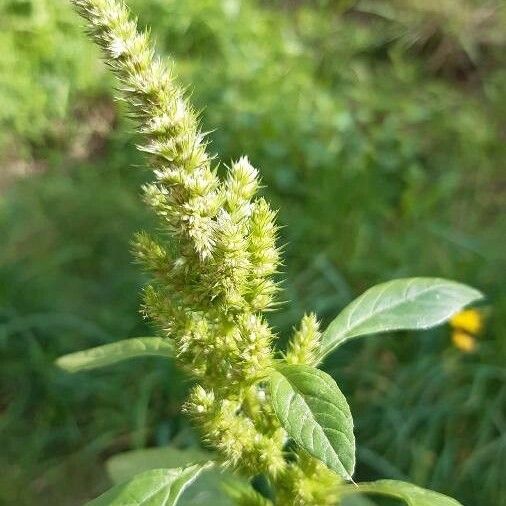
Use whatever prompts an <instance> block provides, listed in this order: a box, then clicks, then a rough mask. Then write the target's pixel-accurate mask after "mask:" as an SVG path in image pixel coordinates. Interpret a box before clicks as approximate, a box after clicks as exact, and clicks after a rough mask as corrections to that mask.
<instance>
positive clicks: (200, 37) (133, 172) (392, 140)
mask: <svg viewBox="0 0 506 506" xmlns="http://www.w3.org/2000/svg"><path fill="white" fill-rule="evenodd" d="M128 3H129V5H131V7H132V8H133V9H134V11H135V12H137V13H139V19H140V23H141V25H146V26H150V27H151V28H152V31H153V35H154V37H155V39H156V41H157V43H158V48H159V50H160V51H161V52H162V53H165V54H171V55H173V56H174V57H175V58H176V61H177V63H176V70H177V72H178V73H179V74H180V76H181V81H182V82H183V83H185V84H187V85H189V92H190V93H191V95H192V100H193V102H194V103H195V104H196V105H197V106H198V107H199V108H201V109H202V120H203V125H204V128H205V129H206V130H208V131H210V132H211V134H210V138H211V139H212V149H213V150H215V151H216V152H218V153H220V155H221V156H222V159H223V161H224V162H227V161H228V160H230V159H231V158H237V157H238V156H240V155H242V154H244V153H246V154H248V155H249V156H250V158H251V160H252V161H253V163H254V164H255V165H256V166H257V167H259V168H260V169H261V172H262V176H263V180H264V183H265V185H266V188H265V189H264V191H265V193H266V194H267V195H268V197H269V198H270V199H271V200H272V201H273V203H274V205H275V206H276V207H278V208H279V209H280V212H279V220H280V222H281V224H282V225H283V226H284V227H283V229H282V231H281V236H282V237H281V241H282V242H283V243H284V244H286V247H285V251H286V256H285V258H286V262H285V264H286V265H285V273H284V275H285V277H286V282H285V283H284V288H285V291H284V293H283V300H285V301H287V302H286V303H285V304H284V305H283V307H282V310H281V311H278V312H277V313H273V314H272V315H271V321H272V323H273V325H275V327H276V329H277V330H278V332H279V334H280V336H281V342H282V340H283V339H284V338H285V337H286V335H287V334H288V333H289V332H290V330H291V327H292V326H293V325H294V324H295V323H296V322H297V321H298V319H299V318H300V317H301V315H302V313H303V312H304V311H305V310H315V311H317V312H318V314H319V316H320V317H321V319H322V321H323V322H324V323H326V322H328V321H329V320H330V319H331V318H332V317H333V316H335V315H336V314H337V312H338V311H339V310H340V309H341V308H342V307H343V306H344V305H345V304H346V303H347V302H349V301H350V300H351V299H352V298H353V297H355V296H356V295H358V294H359V293H360V292H361V291H363V290H364V289H365V288H366V287H369V286H371V285H372V284H375V283H378V282H381V281H384V280H387V279H390V278H393V277H400V276H414V275H434V276H444V277H448V278H453V279H456V280H459V281H463V282H467V283H469V284H471V285H473V286H476V287H477V288H479V289H481V290H482V291H484V292H485V293H486V294H487V301H486V307H485V308H484V313H485V315H486V322H485V330H484V332H483V333H482V334H481V335H479V336H478V347H477V350H476V352H475V353H472V354H464V353H463V352H461V351H460V350H458V349H456V348H454V347H453V346H452V343H451V339H450V329H449V328H448V327H442V328H440V329H437V330H435V331H431V332H425V333H422V334H412V335H396V336H382V337H378V338H372V339H366V340H362V341H359V342H357V343H351V344H349V345H348V346H347V347H345V348H344V349H342V350H340V352H339V353H337V354H335V355H334V356H332V357H330V358H329V359H328V360H327V362H326V364H325V367H326V369H327V370H328V371H329V372H331V373H332V374H333V376H334V377H335V378H336V380H337V381H338V382H339V383H340V384H341V385H342V388H343V390H344V392H345V393H346V395H347V396H349V399H350V404H351V407H352V411H353V412H354V415H355V420H356V433H357V438H358V442H359V467H358V473H357V478H358V479H360V480H365V479H374V478H378V477H390V478H400V479H411V480H413V481H415V482H416V483H418V484H420V485H423V486H427V487H429V488H434V489H437V490H440V491H442V492H446V493H449V494H451V495H454V496H455V497H456V498H458V499H459V500H461V501H462V503H463V504H464V505H466V506H470V505H477V504H490V505H492V504H493V505H497V506H504V505H505V504H506V492H505V489H504V479H503V474H502V473H503V470H504V467H505V465H506V430H505V429H506V410H505V406H506V384H505V376H506V372H505V369H504V361H505V358H506V340H505V338H504V329H505V328H506V288H505V281H506V280H505V276H504V274H505V272H506V261H505V260H506V259H505V254H504V253H505V249H504V237H505V233H506V223H505V222H506V215H505V213H504V212H502V213H501V211H504V203H505V198H506V179H505V172H504V168H505V167H504V164H505V161H506V142H505V141H506V139H505V137H506V134H505V127H506V66H505V60H506V51H505V49H506V32H505V30H504V26H505V23H506V13H505V8H504V4H503V3H502V2H501V1H500V0H487V1H479V0H476V1H473V0H437V1H433V0H426V1H424V2H419V1H417V0H363V1H361V0H359V1H352V0H341V1H339V0H326V1H325V0H320V1H301V0H299V1H297V0H291V1H289V0H286V1H282V0H277V1H270V2H267V1H264V2H262V1H260V0H256V1H253V0H243V1H240V0H192V1H186V2H184V1H179V0H131V1H129V2H128ZM0 50H1V55H2V56H1V58H0V104H1V105H0V164H1V171H0V237H1V244H2V247H1V248H0V442H1V447H2V451H1V452H0V469H1V472H0V504H17V505H25V504H26V505H31V504H35V503H37V504H59V505H60V504H61V505H74V504H80V503H82V501H83V500H85V499H86V498H88V497H91V496H93V495H96V494H97V493H98V492H100V491H101V490H102V489H103V488H104V487H106V486H107V485H108V478H107V476H106V475H105V472H104V462H105V460H106V459H107V458H108V457H109V456H110V455H113V454H114V453H117V452H119V451H122V450H127V449H137V448H143V447H148V446H160V445H165V444H169V443H171V444H174V445H177V446H179V447H182V448H184V447H192V446H194V445H197V444H198V436H197V435H196V434H195V433H194V432H193V431H192V430H191V428H190V427H189V426H188V424H187V422H186V421H185V420H184V418H183V417H181V416H180V415H179V414H178V412H179V408H180V404H181V402H182V399H183V398H184V395H185V390H186V388H187V385H188V380H187V379H185V378H184V377H182V376H181V374H179V373H178V371H177V370H175V369H174V367H173V366H172V364H169V363H165V362H163V361H158V360H156V359H152V360H149V359H146V360H139V361H136V362H131V363H128V364H121V365H118V366H115V367H112V368H110V369H108V370H104V371H99V372H97V373H94V374H78V375H74V376H72V375H67V374H64V373H62V372H60V371H58V370H56V369H55V367H54V365H53V361H54V359H55V358H56V357H57V356H59V355H61V354H63V353H66V352H70V351H73V350H78V349H81V348H84V347H89V346H93V345H97V344H101V343H104V342H108V341H112V340H115V339H118V338H124V337H131V336H137V335H146V334H148V335H149V334H150V333H151V332H152V330H151V329H150V328H149V326H148V324H147V323H146V322H143V321H142V320H141V318H140V316H139V314H138V306H139V290H140V288H141V287H142V285H143V283H144V282H145V279H144V278H143V275H142V274H141V273H140V271H139V268H138V266H136V265H134V264H133V263H132V260H131V256H130V253H129V249H130V245H129V242H130V239H131V237H132V235H133V233H134V232H135V231H136V230H138V229H140V228H148V229H149V228H151V227H152V226H153V222H152V217H151V216H150V215H149V214H148V213H147V212H146V211H145V209H144V207H143V205H142V203H141V200H140V198H139V185H140V184H141V183H142V182H143V181H145V180H146V179H148V178H149V172H147V171H146V170H143V169H140V168H138V167H139V166H142V163H143V162H142V157H141V156H140V155H139V154H138V153H137V152H136V151H135V148H134V145H135V142H136V135H135V134H134V133H133V125H132V124H131V123H130V122H129V121H128V120H126V119H125V115H124V112H125V111H123V110H122V104H121V103H118V102H115V101H114V100H113V98H112V93H113V86H114V82H113V80H112V78H111V77H110V76H109V74H108V72H107V70H106V69H105V68H104V65H103V64H102V63H101V61H100V59H99V55H98V53H97V52H96V51H95V49H94V48H93V46H92V45H91V44H90V43H89V42H88V41H87V39H86V37H85V36H84V35H83V33H82V29H81V27H80V22H79V20H78V19H77V16H76V15H74V13H73V12H72V10H71V9H70V7H69V5H68V2H66V1H65V0H2V2H1V3H0Z"/></svg>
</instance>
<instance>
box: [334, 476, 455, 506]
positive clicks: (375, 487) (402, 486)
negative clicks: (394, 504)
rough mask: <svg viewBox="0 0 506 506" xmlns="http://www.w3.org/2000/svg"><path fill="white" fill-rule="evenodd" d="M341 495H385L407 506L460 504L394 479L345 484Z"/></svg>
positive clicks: (436, 493)
mask: <svg viewBox="0 0 506 506" xmlns="http://www.w3.org/2000/svg"><path fill="white" fill-rule="evenodd" d="M341 493H342V494H343V495H351V494H357V493H367V494H378V495H387V496H390V497H395V498H397V499H401V500H402V501H404V502H405V503H406V504H407V505H408V506H462V505H461V504H460V503H459V502H458V501H456V500H455V499H452V498H451V497H447V496H446V495H443V494H440V493H438V492H433V491H432V490H427V489H425V488H421V487H418V486H416V485H413V484H412V483H406V482H404V481H396V480H379V481H374V482H371V483H359V484H358V485H356V486H351V485H349V486H345V487H343V488H342V489H341Z"/></svg>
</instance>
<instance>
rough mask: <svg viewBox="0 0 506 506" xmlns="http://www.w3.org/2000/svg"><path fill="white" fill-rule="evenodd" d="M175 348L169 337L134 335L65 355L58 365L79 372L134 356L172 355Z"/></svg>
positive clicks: (58, 360)
mask: <svg viewBox="0 0 506 506" xmlns="http://www.w3.org/2000/svg"><path fill="white" fill-rule="evenodd" d="M173 350H174V348H173V344H172V342H171V341H170V340H168V339H162V338H160V337H134V338H132V339H125V340H122V341H118V342H115V343H110V344H105V345H103V346H97V347H96V348H90V349H89V350H83V351H77V352H75V353H70V354H69V355H63V356H62V357H60V358H58V359H57V360H56V365H57V366H58V367H61V368H62V369H65V370H66V371H68V372H78V371H85V370H88V369H94V368H96V367H103V366H106V365H110V364H114V363H116V362H120V361H121V360H126V359H128V358H134V357H145V356H148V355H154V356H161V357H172V356H173Z"/></svg>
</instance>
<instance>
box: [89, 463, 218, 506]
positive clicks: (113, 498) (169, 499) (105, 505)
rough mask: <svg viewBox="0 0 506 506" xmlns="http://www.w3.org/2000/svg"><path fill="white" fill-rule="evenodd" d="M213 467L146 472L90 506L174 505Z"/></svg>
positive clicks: (196, 466)
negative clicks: (198, 478) (203, 473)
mask: <svg viewBox="0 0 506 506" xmlns="http://www.w3.org/2000/svg"><path fill="white" fill-rule="evenodd" d="M211 465H212V464H211V463H209V464H207V465H205V466H202V465H200V464H196V465H193V466H189V467H185V468H177V469H154V470H151V471H146V472H144V473H141V474H138V475H137V476H135V477H134V478H132V479H131V480H130V481H127V482H125V483H122V484H121V485H116V486H115V487H113V488H111V489H110V490H108V491H107V492H105V493H104V494H102V495H101V496H100V497H97V498H96V499H94V500H92V501H90V502H88V503H86V506H160V505H163V506H173V505H175V504H176V503H177V501H178V499H179V497H180V496H181V494H182V493H183V492H184V490H185V489H186V488H187V487H188V486H190V485H191V483H192V482H193V481H194V480H195V479H196V478H197V476H198V475H199V474H200V473H201V472H202V471H203V470H204V469H206V468H207V467H210V466H211Z"/></svg>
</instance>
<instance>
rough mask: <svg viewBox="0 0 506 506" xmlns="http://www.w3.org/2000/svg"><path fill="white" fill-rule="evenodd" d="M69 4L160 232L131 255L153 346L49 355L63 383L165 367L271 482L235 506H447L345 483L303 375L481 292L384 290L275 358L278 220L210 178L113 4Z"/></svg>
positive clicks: (329, 411)
mask: <svg viewBox="0 0 506 506" xmlns="http://www.w3.org/2000/svg"><path fill="white" fill-rule="evenodd" d="M72 1H73V3H74V5H75V6H76V8H77V10H78V11H79V13H80V14H81V15H82V16H83V17H84V18H85V19H86V20H87V27H88V30H89V33H90V36H91V37H92V38H93V39H94V41H95V42H96V43H97V44H98V45H99V46H100V47H101V48H102V50H103V55H104V57H105V61H106V62H107V64H108V65H109V66H110V67H111V68H112V70H113V71H114V73H115V74H116V76H117V77H118V80H119V83H120V91H121V97H122V99H123V100H125V101H126V102H127V103H128V105H129V107H130V111H131V113H132V114H133V116H134V118H135V119H136V121H137V124H138V128H139V133H140V137H141V138H142V139H143V142H142V144H141V145H140V146H139V149H140V150H142V151H144V152H146V153H147V154H148V155H149V160H150V165H151V167H152V169H153V173H154V181H153V182H152V183H151V184H148V185H146V186H145V187H144V196H145V200H146V202H147V204H148V205H149V206H150V207H151V208H152V209H153V211H154V213H155V214H156V215H157V217H158V219H159V231H160V232H159V233H158V234H157V235H156V236H150V235H149V234H146V233H140V234H138V235H137V237H136V239H135V241H134V251H135V255H136V257H137V259H138V261H139V262H140V263H141V264H142V265H143V266H144V268H145V269H146V270H147V271H148V272H149V273H150V274H151V280H152V281H151V283H150V284H149V285H148V286H147V287H146V288H145V290H144V301H143V313H144V314H145V316H147V317H149V318H150V319H151V320H152V321H153V322H155V324H156V326H157V327H158V329H159V333H160V335H161V336H162V337H147V338H131V339H125V340H123V341H119V342H117V343H110V344H108V345H104V346H101V347H98V348H92V349H91V350H86V351H83V352H78V353H74V354H70V355H67V356H64V357H60V359H58V363H59V365H60V366H61V367H63V368H65V369H67V370H70V371H74V372H75V371H78V370H83V369H90V368H93V367H100V366H103V365H106V364H108V363H114V362H117V361H118V360H123V359H127V358H132V357H135V356H143V355H162V356H164V357H174V358H175V359H176V361H177V362H178V364H179V365H180V366H181V367H182V368H184V369H185V370H186V371H187V372H188V373H189V374H190V375H192V377H193V378H194V379H195V386H194V387H193V389H192V391H191V392H190V395H189V398H188V399H187V401H186V403H185V405H184V411H185V412H186V413H187V414H188V415H189V416H190V417H192V419H193V420H194V421H195V423H196V424H197V426H198V427H199V429H200V430H201V433H202V437H203V439H204V440H205V441H206V443H207V444H208V446H210V447H212V448H213V449H214V450H215V451H216V453H217V455H218V457H217V459H218V460H219V461H220V462H221V464H223V466H228V467H229V468H231V469H232V470H233V471H235V472H236V473H238V474H242V475H243V476H245V477H248V478H252V477H255V476H258V475H261V476H263V477H264V478H265V480H266V483H267V484H268V488H269V492H270V493H269V494H266V495H265V496H264V495H262V494H260V493H259V492H258V491H257V490H256V489H254V488H252V487H250V486H246V487H244V486H242V485H243V483H242V482H241V481H239V484H236V485H237V487H235V488H234V490H232V491H231V495H232V496H233V498H234V499H235V501H236V503H237V504H238V505H243V506H255V505H256V506H261V505H262V506H268V505H269V504H275V505H276V506H331V505H337V504H341V503H342V499H343V498H344V497H346V496H347V495H352V494H360V493H362V492H364V493H374V494H384V495H390V496H393V497H397V498H398V499H401V500H404V501H406V503H408V504H422V502H423V504H438V505H440V506H458V503H457V502H456V501H454V500H453V499H450V498H448V497H445V496H442V495H441V494H438V493H436V492H431V491H428V490H425V489H421V488H420V487H417V486H415V485H412V484H409V483H404V482H397V481H393V480H379V481H376V482H372V483H359V484H358V485H355V484H353V485H352V484H350V483H349V482H352V476H353V473H354V470H355V460H356V459H355V453H356V444H355V435H354V432H353V417H352V415H351V410H350V407H349V405H348V403H347V400H346V398H345V396H344V395H343V393H342V392H341V390H340V389H339V386H338V385H337V383H336V382H335V380H334V379H333V378H332V377H331V376H329V375H328V374H326V373H325V372H324V371H321V370H319V369H317V368H316V366H317V365H318V363H319V362H321V361H322V360H323V358H324V357H325V356H326V355H328V354H329V353H331V352H333V351H334V350H335V349H337V348H338V347H340V346H341V345H342V344H344V343H345V342H347V341H348V340H351V339H354V338H357V337H360V336H364V335H367V334H375V333H381V332H391V331H397V330H414V329H425V328H429V327H433V326H435V325H439V324H441V323H442V322H444V321H446V320H448V319H449V318H451V317H452V315H455V314H456V313H458V312H459V311H461V310H462V308H463V307H465V306H466V305H468V304H470V303H471V302H474V301H476V300H479V299H480V298H482V294H481V293H480V292H478V291H477V290H475V289H473V288H470V287H468V286H465V285H462V284H460V283H456V282H454V281H448V280H444V279H441V278H405V279H398V280H394V281H389V282H386V283H382V284H380V285H377V286H374V287H372V288H370V289H369V290H367V291H366V292H364V293H363V294H362V295H360V296H359V297H358V298H357V299H356V300H354V301H352V302H351V303H350V304H349V305H348V306H346V307H345V308H344V309H343V310H342V312H341V313H340V314H338V316H337V317H336V318H335V319H334V320H333V321H332V323H330V325H329V326H328V327H327V328H326V329H325V331H324V332H320V328H319V323H318V320H317V318H316V316H315V315H314V314H308V315H305V316H304V317H303V318H302V321H301V323H300V325H299V327H298V328H297V329H296V330H295V333H294V335H293V337H292V339H291V341H290V342H289V344H288V347H287V350H286V352H285V353H284V354H283V355H282V356H278V357H276V356H275V353H274V348H273V343H274V341H275V339H276V336H275V333H274V332H273V330H272V329H271V327H270V326H269V324H268V322H267V321H266V319H265V317H264V313H265V312H266V311H268V310H272V309H274V308H275V306H276V294H277V291H278V286H277V284H276V281H275V279H274V277H275V275H276V273H277V272H278V269H279V266H280V250H279V248H278V247H277V245H276V239H277V227H276V223H275V218H276V213H275V212H274V211H273V210H272V209H271V208H270V207H269V204H268V203H267V202H266V200H265V199H263V198H262V197H260V196H259V195H258V190H259V187H260V181H259V175H258V171H257V170H256V169H255V168H254V167H253V166H252V165H251V163H250V161H249V160H248V159H247V158H246V157H242V158H240V159H239V160H236V161H234V162H232V163H231V164H230V165H229V166H228V167H225V168H224V170H223V171H222V172H224V176H223V177H220V176H219V175H218V163H217V162H216V161H215V160H214V157H213V156H211V155H210V154H209V152H208V143H207V141H206V136H205V134H204V133H203V132H201V130H200V128H199V120H198V114H197V112H196V111H195V110H194V109H192V107H191V106H190V105H189V103H188V101H187V100H186V97H185V93H184V90H183V89H182V88H181V87H180V86H179V85H178V84H177V82H176V80H175V78H174V75H173V72H172V70H171V69H170V68H168V67H167V66H166V64H165V63H164V62H163V61H162V60H160V59H159V58H158V57H156V56H155V54H154V50H153V49H152V47H153V46H152V44H151V41H150V38H149V36H148V34H147V33H145V32H139V31H138V29H137V23H136V21H135V20H134V19H133V18H132V17H131V16H130V14H129V11H128V9H127V8H126V6H125V5H124V3H122V0H72ZM469 314H471V313H469ZM461 320H462V318H461ZM455 322H456V320H455V319H454V323H455ZM459 322H460V320H459ZM459 325H460V323H459ZM460 327H462V325H460ZM211 465H213V462H208V463H207V464H202V465H200V464H193V463H192V465H189V466H186V467H184V468H183V467H181V468H177V469H155V470H150V471H146V473H140V474H139V475H137V476H136V477H134V478H133V479H132V480H131V481H129V482H127V483H122V484H121V485H118V486H117V487H115V488H113V489H111V490H110V491H109V492H106V493H105V494H103V495H102V496H100V497H99V498H98V499H97V500H96V501H93V502H92V503H90V505H93V506H104V505H111V506H115V505H118V506H119V505H123V504H126V503H128V504H134V503H135V504H147V502H149V504H170V505H175V504H176V502H177V500H178V497H179V495H180V493H181V492H182V491H183V490H184V488H185V487H186V486H189V485H190V484H191V483H192V481H193V480H195V479H196V477H197V476H198V474H199V473H200V472H202V471H204V470H205V469H208V468H209V467H210V466H211ZM267 495H269V496H271V498H268V497H267ZM162 496H163V497H162ZM154 497H156V499H154ZM167 498H169V499H170V500H169V499H167ZM158 499H160V500H159V501H158ZM168 500H169V502H167V501H168Z"/></svg>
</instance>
